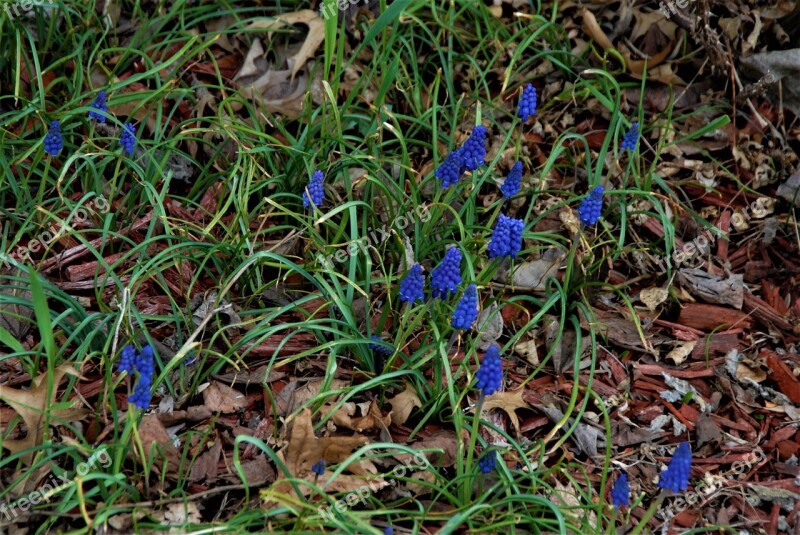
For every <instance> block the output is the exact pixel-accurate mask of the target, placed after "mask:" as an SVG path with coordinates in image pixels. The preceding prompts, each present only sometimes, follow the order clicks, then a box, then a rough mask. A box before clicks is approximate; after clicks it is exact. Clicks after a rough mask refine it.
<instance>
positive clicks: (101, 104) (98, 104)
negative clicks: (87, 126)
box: [89, 91, 108, 123]
mask: <svg viewBox="0 0 800 535" xmlns="http://www.w3.org/2000/svg"><path fill="white" fill-rule="evenodd" d="M98 112H105V113H108V104H106V92H105V91H100V92H99V93H97V96H96V97H95V99H94V102H92V105H91V106H89V118H90V119H97V120H98V121H100V122H101V123H104V122H106V116H105V115H103V114H102V113H98Z"/></svg>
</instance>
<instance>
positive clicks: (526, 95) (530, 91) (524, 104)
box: [517, 84, 538, 123]
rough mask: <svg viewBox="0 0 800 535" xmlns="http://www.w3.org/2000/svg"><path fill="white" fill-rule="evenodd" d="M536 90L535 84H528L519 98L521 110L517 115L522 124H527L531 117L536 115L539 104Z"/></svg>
mask: <svg viewBox="0 0 800 535" xmlns="http://www.w3.org/2000/svg"><path fill="white" fill-rule="evenodd" d="M537 100H538V99H537V96H536V88H535V87H533V84H528V85H526V86H525V88H524V89H523V90H522V95H521V96H520V97H519V109H518V110H517V115H518V116H519V118H520V119H522V122H523V123H524V122H526V121H527V120H528V117H529V116H532V115H536V104H537Z"/></svg>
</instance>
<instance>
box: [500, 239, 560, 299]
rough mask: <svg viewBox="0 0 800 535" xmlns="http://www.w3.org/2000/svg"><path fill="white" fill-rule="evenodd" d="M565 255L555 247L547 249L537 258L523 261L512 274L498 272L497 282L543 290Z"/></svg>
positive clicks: (554, 274)
mask: <svg viewBox="0 0 800 535" xmlns="http://www.w3.org/2000/svg"><path fill="white" fill-rule="evenodd" d="M564 257H566V253H565V252H564V251H563V250H561V249H558V248H556V247H552V248H550V249H547V250H546V251H545V252H544V254H542V257H541V258H540V259H538V260H531V261H528V262H523V263H522V264H520V265H519V266H518V267H517V268H516V269H515V270H514V273H513V275H512V276H511V277H510V282H509V277H508V274H505V275H502V274H501V273H500V272H498V275H497V276H496V277H495V278H496V280H498V282H502V283H505V284H510V285H511V286H513V287H514V289H515V290H530V291H533V292H543V291H544V290H545V283H546V282H547V278H548V277H551V276H552V277H555V276H556V274H557V273H558V270H559V269H560V268H561V261H562V260H563V259H564Z"/></svg>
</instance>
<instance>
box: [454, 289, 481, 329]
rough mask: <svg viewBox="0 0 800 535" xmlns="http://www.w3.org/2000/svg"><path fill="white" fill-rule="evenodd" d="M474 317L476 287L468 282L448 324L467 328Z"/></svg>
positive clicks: (475, 315)
mask: <svg viewBox="0 0 800 535" xmlns="http://www.w3.org/2000/svg"><path fill="white" fill-rule="evenodd" d="M476 319H478V287H477V286H475V285H474V284H470V285H469V286H467V289H466V290H464V295H463V296H461V300H460V301H459V302H458V304H457V305H456V309H455V310H454V311H453V317H452V319H451V320H450V325H452V326H453V328H454V329H469V328H470V327H472V324H473V323H475V320H476Z"/></svg>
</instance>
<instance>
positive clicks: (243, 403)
mask: <svg viewBox="0 0 800 535" xmlns="http://www.w3.org/2000/svg"><path fill="white" fill-rule="evenodd" d="M203 403H204V404H205V406H206V407H207V408H208V410H210V411H212V412H221V413H223V414H225V413H231V412H236V411H238V410H240V409H244V408H245V407H247V398H246V397H245V395H244V394H242V393H241V392H239V391H238V390H236V389H234V388H231V387H229V386H228V385H224V384H222V383H220V382H218V381H213V382H212V383H211V384H210V385H209V386H208V388H206V389H205V390H203Z"/></svg>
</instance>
